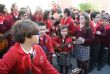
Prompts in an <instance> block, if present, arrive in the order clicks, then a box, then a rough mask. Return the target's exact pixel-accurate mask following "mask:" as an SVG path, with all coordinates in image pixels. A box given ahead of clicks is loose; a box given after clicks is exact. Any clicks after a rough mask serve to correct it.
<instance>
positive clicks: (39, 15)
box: [32, 7, 43, 23]
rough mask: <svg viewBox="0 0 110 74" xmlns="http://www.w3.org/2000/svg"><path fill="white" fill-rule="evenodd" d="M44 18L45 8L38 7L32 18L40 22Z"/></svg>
mask: <svg viewBox="0 0 110 74" xmlns="http://www.w3.org/2000/svg"><path fill="white" fill-rule="evenodd" d="M42 18H43V10H42V9H41V8H40V7H37V8H36V11H35V13H34V15H33V18H32V20H33V21H34V22H36V23H38V22H40V21H42Z"/></svg>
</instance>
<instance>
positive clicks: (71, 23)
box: [61, 17, 75, 36]
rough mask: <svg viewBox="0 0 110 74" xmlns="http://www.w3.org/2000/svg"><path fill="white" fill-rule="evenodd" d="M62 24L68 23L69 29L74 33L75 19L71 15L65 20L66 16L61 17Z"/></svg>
mask: <svg viewBox="0 0 110 74" xmlns="http://www.w3.org/2000/svg"><path fill="white" fill-rule="evenodd" d="M61 25H67V26H68V29H69V34H70V35H72V36H73V35H74V30H75V27H74V21H73V20H72V18H71V17H68V19H66V20H65V18H63V19H61Z"/></svg>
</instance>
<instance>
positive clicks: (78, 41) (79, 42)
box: [75, 37, 85, 44]
mask: <svg viewBox="0 0 110 74" xmlns="http://www.w3.org/2000/svg"><path fill="white" fill-rule="evenodd" d="M84 42H85V39H84V38H82V37H79V38H78V39H77V40H76V41H75V43H76V44H82V43H84Z"/></svg>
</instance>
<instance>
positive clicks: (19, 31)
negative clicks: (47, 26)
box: [11, 20, 39, 43]
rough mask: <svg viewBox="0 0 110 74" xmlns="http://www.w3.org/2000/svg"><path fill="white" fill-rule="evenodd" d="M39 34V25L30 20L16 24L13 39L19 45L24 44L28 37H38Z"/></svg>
mask: <svg viewBox="0 0 110 74" xmlns="http://www.w3.org/2000/svg"><path fill="white" fill-rule="evenodd" d="M38 32H39V29H38V27H37V24H36V23H35V22H33V21H30V20H19V21H17V22H15V24H14V25H13V26H12V29H11V35H12V39H13V40H14V41H15V42H19V43H24V41H25V38H26V37H27V38H31V36H32V35H37V34H38Z"/></svg>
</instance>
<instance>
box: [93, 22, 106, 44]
mask: <svg viewBox="0 0 110 74" xmlns="http://www.w3.org/2000/svg"><path fill="white" fill-rule="evenodd" d="M91 27H92V30H93V33H94V41H93V43H101V41H102V39H103V37H104V36H105V35H106V30H105V28H104V25H103V24H102V22H98V23H97V24H96V27H94V26H93V23H91ZM96 31H100V32H101V35H97V34H96Z"/></svg>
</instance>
